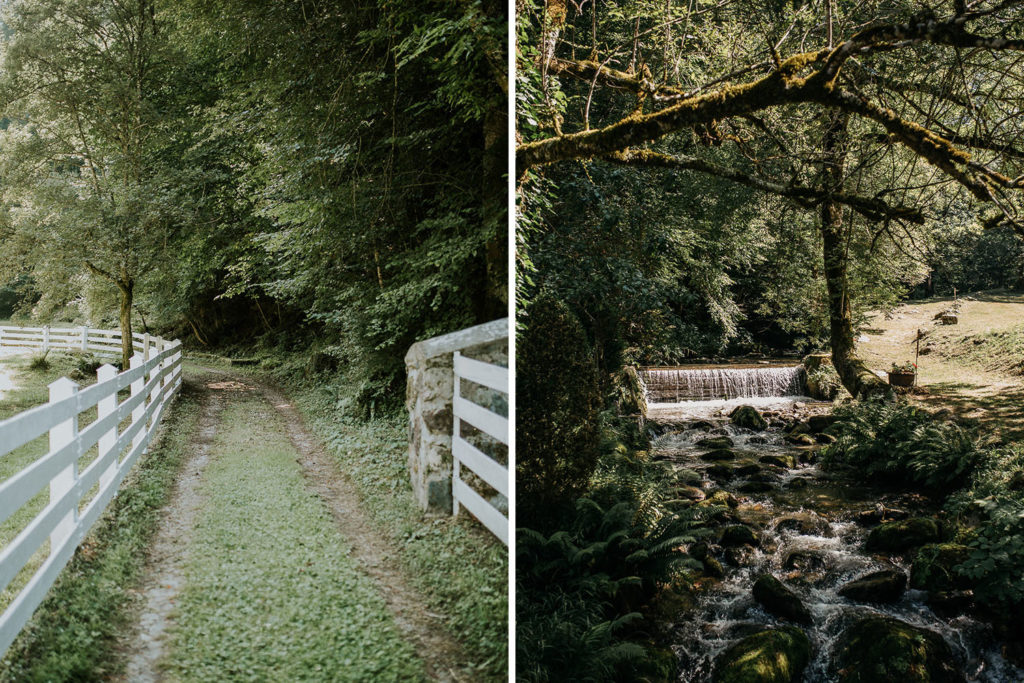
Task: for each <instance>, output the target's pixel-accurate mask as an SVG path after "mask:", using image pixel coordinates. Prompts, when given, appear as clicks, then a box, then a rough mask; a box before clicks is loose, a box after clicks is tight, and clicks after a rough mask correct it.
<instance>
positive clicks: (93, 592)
mask: <svg viewBox="0 0 1024 683" xmlns="http://www.w3.org/2000/svg"><path fill="white" fill-rule="evenodd" d="M45 379H46V378H45V377H42V378H37V379H31V378H30V380H29V381H28V382H26V384H25V387H24V391H25V392H27V393H26V394H25V395H23V396H22V398H21V399H20V400H24V401H30V399H28V398H26V396H28V395H29V394H31V392H33V391H36V395H37V396H38V386H35V385H38V384H39V383H40V382H45ZM51 381H52V380H51ZM33 386H35V388H33ZM42 386H45V383H44V384H43V385H42ZM44 400H45V397H44ZM22 405H24V403H23V404H22ZM198 407H199V406H198V401H197V396H196V392H195V390H194V388H193V386H192V385H191V384H190V383H186V384H185V385H184V387H183V389H182V392H181V394H180V396H179V398H178V399H177V401H176V402H175V404H174V406H173V408H172V409H171V410H170V411H169V412H168V413H166V417H165V427H164V431H163V436H162V437H161V438H159V439H158V440H157V442H155V443H154V444H153V446H151V448H150V451H149V453H148V454H147V455H145V456H143V457H142V458H141V459H140V460H139V462H138V463H136V465H135V467H134V468H133V470H132V472H131V473H130V474H129V475H128V477H127V478H126V480H125V482H124V483H123V484H122V485H121V490H120V492H119V493H118V495H117V497H116V498H115V499H114V500H113V502H112V503H111V504H110V506H109V508H108V510H107V512H106V513H104V515H103V516H102V517H101V518H100V520H99V522H97V524H96V526H95V527H94V529H93V530H92V532H91V533H90V534H89V535H88V536H87V537H86V538H85V540H84V541H83V543H82V546H81V547H80V548H79V550H78V552H76V553H75V556H74V558H73V559H72V560H71V563H70V564H69V565H68V567H67V568H65V570H64V571H63V572H62V573H61V575H60V577H59V578H58V580H57V583H56V584H55V585H54V587H53V588H52V589H51V591H50V594H49V596H48V597H47V598H46V600H44V601H43V604H42V605H41V606H40V608H39V609H38V610H37V611H36V614H35V616H34V617H33V618H32V620H31V621H29V624H28V626H27V627H26V628H25V630H23V631H22V633H21V635H20V636H19V637H18V639H17V640H16V641H15V643H14V645H12V646H11V649H10V650H9V651H8V653H7V655H6V657H5V658H4V659H3V660H0V681H3V682H4V683H8V682H12V683H13V682H15V681H17V682H19V683H21V682H25V681H27V682H35V681H39V682H43V681H72V680H73V681H93V680H100V679H103V678H106V677H108V676H109V675H111V674H113V673H116V672H117V670H118V666H119V661H118V659H117V654H116V651H115V646H116V643H117V637H118V635H119V634H120V633H121V631H122V630H123V629H125V628H126V627H127V626H128V625H129V624H130V621H131V598H130V597H129V594H128V593H127V591H126V588H128V587H130V586H132V585H133V584H135V583H136V582H137V581H138V579H139V578H140V576H141V572H142V569H143V566H144V563H145V558H146V551H147V549H148V547H149V544H150V540H151V539H152V537H153V535H154V533H155V532H156V529H157V525H158V522H159V515H160V510H161V508H162V507H163V506H164V505H165V504H166V502H167V499H168V495H169V493H170V491H171V488H172V486H173V484H174V481H175V479H176V477H177V474H178V471H179V469H180V467H181V463H182V461H183V458H184V455H185V453H186V447H187V445H188V443H189V440H190V438H191V435H192V433H193V432H194V430H195V428H196V424H197V422H198V419H199V409H198ZM0 462H2V461H0Z"/></svg>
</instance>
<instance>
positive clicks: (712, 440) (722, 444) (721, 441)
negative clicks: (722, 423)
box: [695, 436, 733, 449]
mask: <svg viewBox="0 0 1024 683" xmlns="http://www.w3.org/2000/svg"><path fill="white" fill-rule="evenodd" d="M695 445H696V446H699V447H700V448H715V449H718V448H730V447H731V446H732V445H733V441H732V439H730V438H729V437H727V436H713V437H709V438H706V439H701V440H700V441H698V442H697V443H696V444H695Z"/></svg>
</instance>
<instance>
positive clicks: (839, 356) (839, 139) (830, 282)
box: [821, 112, 891, 397]
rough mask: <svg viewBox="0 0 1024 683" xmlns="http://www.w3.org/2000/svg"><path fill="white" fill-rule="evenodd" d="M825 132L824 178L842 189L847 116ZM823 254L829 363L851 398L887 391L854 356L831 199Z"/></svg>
mask: <svg viewBox="0 0 1024 683" xmlns="http://www.w3.org/2000/svg"><path fill="white" fill-rule="evenodd" d="M833 116H834V118H833V119H832V121H831V122H830V124H829V127H828V129H827V130H826V131H825V139H824V143H825V160H826V161H825V179H826V183H827V186H828V188H829V190H830V191H839V190H841V189H842V183H843V172H844V165H845V163H846V152H847V149H846V135H847V121H848V116H847V115H846V114H844V113H838V112H837V113H836V114H834V115H833ZM821 237H822V254H823V256H824V259H825V284H826V287H827V289H828V309H829V332H830V337H831V342H832V365H833V366H834V367H835V369H836V372H837V373H839V378H840V379H841V380H842V382H843V386H844V387H846V390H847V391H849V392H850V394H851V395H852V396H854V397H867V396H871V395H874V394H879V393H889V392H890V391H891V389H890V387H889V385H888V384H887V383H885V382H883V381H882V380H881V378H879V377H878V375H876V374H875V373H874V372H872V371H871V370H870V369H869V368H868V367H867V365H865V363H864V361H862V360H861V359H859V358H857V355H856V352H855V350H854V341H853V311H852V309H851V307H850V293H849V287H848V284H849V281H848V277H847V265H848V258H847V253H846V243H847V235H846V231H845V230H844V229H843V207H842V205H841V204H838V203H836V202H833V201H825V202H823V203H822V205H821Z"/></svg>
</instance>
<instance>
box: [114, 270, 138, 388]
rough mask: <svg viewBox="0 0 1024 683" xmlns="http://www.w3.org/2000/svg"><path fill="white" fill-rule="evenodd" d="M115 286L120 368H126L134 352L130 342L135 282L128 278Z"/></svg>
mask: <svg viewBox="0 0 1024 683" xmlns="http://www.w3.org/2000/svg"><path fill="white" fill-rule="evenodd" d="M117 288H118V289H119V290H120V292H121V369H122V370H127V369H128V367H129V365H131V360H132V356H133V355H134V354H135V349H134V346H133V344H132V341H133V340H132V299H133V298H134V290H135V283H134V282H132V281H131V280H130V279H129V280H124V281H121V282H118V283H117Z"/></svg>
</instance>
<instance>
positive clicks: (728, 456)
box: [700, 448, 736, 462]
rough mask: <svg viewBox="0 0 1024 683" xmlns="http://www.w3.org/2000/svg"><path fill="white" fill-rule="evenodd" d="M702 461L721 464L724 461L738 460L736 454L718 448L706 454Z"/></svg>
mask: <svg viewBox="0 0 1024 683" xmlns="http://www.w3.org/2000/svg"><path fill="white" fill-rule="evenodd" d="M700 459H701V460H706V461H708V462H721V461H723V460H735V459H736V453H735V452H733V451H731V450H729V449H728V448H716V449H715V450H713V451H710V452H708V453H705V454H704V455H702V456H700Z"/></svg>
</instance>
